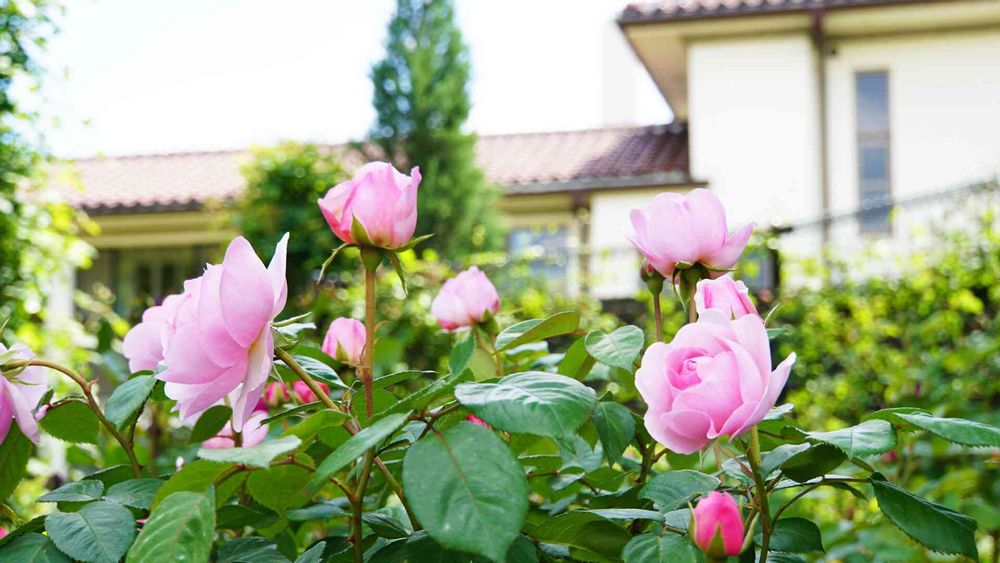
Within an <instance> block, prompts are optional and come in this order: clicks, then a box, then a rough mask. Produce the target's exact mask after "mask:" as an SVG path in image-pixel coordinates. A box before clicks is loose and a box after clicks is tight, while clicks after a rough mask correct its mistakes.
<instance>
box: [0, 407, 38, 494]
mask: <svg viewBox="0 0 1000 563" xmlns="http://www.w3.org/2000/svg"><path fill="white" fill-rule="evenodd" d="M33 448H34V446H33V445H32V444H31V440H29V439H28V438H27V436H25V435H24V434H22V433H21V429H20V428H19V427H18V426H17V425H16V424H11V426H10V430H9V431H8V432H7V437H6V438H5V439H4V441H3V443H0V499H5V498H7V497H8V496H10V493H12V492H13V491H14V487H16V486H17V484H18V483H20V482H21V477H23V476H24V469H25V467H27V466H28V459H30V458H31V450H32V449H33Z"/></svg>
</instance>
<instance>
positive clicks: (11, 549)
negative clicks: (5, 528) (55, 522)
mask: <svg viewBox="0 0 1000 563" xmlns="http://www.w3.org/2000/svg"><path fill="white" fill-rule="evenodd" d="M0 561H11V562H16V563H72V560H71V559H70V558H69V557H66V556H65V555H64V554H63V552H61V551H59V549H58V548H56V544H55V543H53V542H52V540H51V539H49V538H48V537H46V536H43V535H42V534H36V533H30V534H24V535H23V536H20V537H18V538H15V539H14V540H13V541H11V542H10V543H9V544H7V545H4V546H3V547H0Z"/></svg>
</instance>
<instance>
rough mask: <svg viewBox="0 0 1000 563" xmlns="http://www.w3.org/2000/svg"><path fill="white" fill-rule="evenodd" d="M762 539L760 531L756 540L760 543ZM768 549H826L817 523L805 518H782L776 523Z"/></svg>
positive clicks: (801, 550) (799, 551)
mask: <svg viewBox="0 0 1000 563" xmlns="http://www.w3.org/2000/svg"><path fill="white" fill-rule="evenodd" d="M760 540H761V535H760V533H758V534H757V535H756V536H755V537H754V541H755V542H757V545H760ZM768 551H783V552H785V553H808V552H810V551H826V550H825V549H823V538H822V537H821V535H820V532H819V528H818V527H816V524H813V523H812V522H810V521H809V520H806V519H805V518H782V519H781V520H778V521H777V522H775V523H774V532H772V534H771V543H770V544H769V546H768Z"/></svg>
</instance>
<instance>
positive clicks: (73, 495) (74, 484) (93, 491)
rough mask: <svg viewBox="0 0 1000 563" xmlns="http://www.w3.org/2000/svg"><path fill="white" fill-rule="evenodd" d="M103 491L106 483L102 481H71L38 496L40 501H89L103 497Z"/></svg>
mask: <svg viewBox="0 0 1000 563" xmlns="http://www.w3.org/2000/svg"><path fill="white" fill-rule="evenodd" d="M103 492H104V483H102V482H100V481H93V480H84V481H71V482H69V483H66V484H65V485H63V486H61V487H59V488H58V489H56V490H54V491H51V492H49V493H46V494H44V495H42V496H40V497H38V502H89V501H92V500H97V499H99V498H101V493H103Z"/></svg>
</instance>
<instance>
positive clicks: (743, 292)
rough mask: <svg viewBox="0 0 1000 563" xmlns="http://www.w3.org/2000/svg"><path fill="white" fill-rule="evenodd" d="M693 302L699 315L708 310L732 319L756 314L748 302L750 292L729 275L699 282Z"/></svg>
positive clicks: (752, 305) (751, 303)
mask: <svg viewBox="0 0 1000 563" xmlns="http://www.w3.org/2000/svg"><path fill="white" fill-rule="evenodd" d="M694 302H695V308H696V309H697V311H698V314H699V315H701V314H702V313H704V312H705V311H707V310H708V309H716V310H718V311H721V312H722V314H723V315H725V316H727V317H732V318H739V317H742V316H743V315H756V314H757V307H754V304H753V301H750V290H748V289H747V286H745V285H743V282H741V281H737V280H734V279H733V278H732V276H729V275H725V276H720V277H718V278H716V279H714V280H701V281H699V282H698V289H697V291H696V292H695V294H694Z"/></svg>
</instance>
